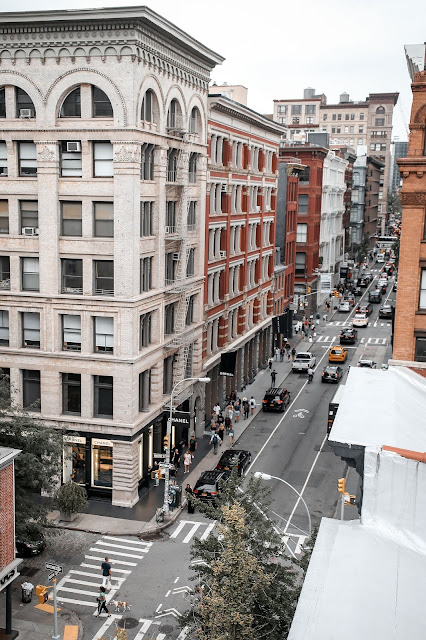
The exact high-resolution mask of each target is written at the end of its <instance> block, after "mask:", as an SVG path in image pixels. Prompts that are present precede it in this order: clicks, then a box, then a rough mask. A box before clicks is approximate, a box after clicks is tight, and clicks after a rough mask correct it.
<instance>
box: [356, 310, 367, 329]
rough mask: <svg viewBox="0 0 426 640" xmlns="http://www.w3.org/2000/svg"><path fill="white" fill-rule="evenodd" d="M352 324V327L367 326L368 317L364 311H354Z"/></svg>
mask: <svg viewBox="0 0 426 640" xmlns="http://www.w3.org/2000/svg"><path fill="white" fill-rule="evenodd" d="M352 325H353V326H354V327H368V317H367V316H366V314H365V313H356V314H355V316H354V319H353V320H352Z"/></svg>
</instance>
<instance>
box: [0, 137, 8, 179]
mask: <svg viewBox="0 0 426 640" xmlns="http://www.w3.org/2000/svg"><path fill="white" fill-rule="evenodd" d="M7 173H8V171H7V146H6V143H5V142H0V176H7Z"/></svg>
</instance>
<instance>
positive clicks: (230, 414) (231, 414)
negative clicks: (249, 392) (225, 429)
mask: <svg viewBox="0 0 426 640" xmlns="http://www.w3.org/2000/svg"><path fill="white" fill-rule="evenodd" d="M228 417H229V419H230V421H231V422H232V421H233V419H234V405H233V404H230V405H229V407H228Z"/></svg>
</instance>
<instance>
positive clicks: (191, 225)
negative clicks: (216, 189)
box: [186, 200, 197, 231]
mask: <svg viewBox="0 0 426 640" xmlns="http://www.w3.org/2000/svg"><path fill="white" fill-rule="evenodd" d="M196 206H197V201H196V200H190V201H189V202H188V215H187V220H186V224H187V227H188V231H194V230H195V224H196Z"/></svg>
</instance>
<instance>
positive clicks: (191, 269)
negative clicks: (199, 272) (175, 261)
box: [186, 247, 195, 278]
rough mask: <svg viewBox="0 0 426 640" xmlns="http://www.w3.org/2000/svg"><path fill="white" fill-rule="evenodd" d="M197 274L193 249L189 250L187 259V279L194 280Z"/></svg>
mask: <svg viewBox="0 0 426 640" xmlns="http://www.w3.org/2000/svg"><path fill="white" fill-rule="evenodd" d="M194 273H195V249H194V248H193V247H191V249H188V253H187V258H186V277H187V278H192V277H193V276H194Z"/></svg>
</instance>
